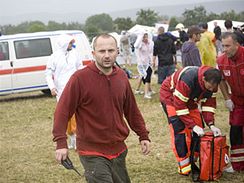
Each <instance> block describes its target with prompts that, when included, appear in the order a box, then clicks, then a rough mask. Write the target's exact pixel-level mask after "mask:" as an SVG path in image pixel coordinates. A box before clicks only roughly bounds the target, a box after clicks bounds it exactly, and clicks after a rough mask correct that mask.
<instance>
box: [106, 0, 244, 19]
mask: <svg viewBox="0 0 244 183" xmlns="http://www.w3.org/2000/svg"><path fill="white" fill-rule="evenodd" d="M197 6H204V7H205V9H206V11H207V13H210V12H213V13H216V14H220V13H222V12H226V11H230V10H234V11H235V12H236V13H240V12H241V11H244V0H223V1H221V2H220V1H212V2H203V3H195V4H180V5H171V6H159V7H146V8H138V9H129V10H124V11H117V12H111V13H110V16H111V17H113V18H117V17H121V15H123V17H131V18H132V19H135V18H136V12H138V11H139V10H140V9H151V10H154V11H156V12H157V13H158V14H159V15H167V16H169V17H171V16H177V17H180V16H181V15H182V13H183V12H184V11H185V10H186V9H194V7H197Z"/></svg>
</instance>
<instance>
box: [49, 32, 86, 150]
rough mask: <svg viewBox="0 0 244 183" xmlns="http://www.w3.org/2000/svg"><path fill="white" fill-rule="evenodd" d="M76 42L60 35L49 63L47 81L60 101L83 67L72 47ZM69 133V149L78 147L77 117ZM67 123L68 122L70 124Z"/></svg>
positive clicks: (70, 122)
mask: <svg viewBox="0 0 244 183" xmlns="http://www.w3.org/2000/svg"><path fill="white" fill-rule="evenodd" d="M74 42H75V40H74V38H73V37H72V36H70V35H66V34H64V35H60V36H59V37H58V41H57V47H58V48H57V51H55V52H54V53H53V54H52V55H51V57H50V59H49V60H48V62H47V67H46V81H47V84H48V87H49V89H50V91H51V94H52V96H56V99H57V101H59V99H60V96H61V94H62V92H63V90H64V87H65V85H66V83H67V82H68V80H69V78H70V77H71V75H72V74H73V73H74V72H75V71H76V70H78V68H80V67H82V66H83V65H82V59H81V58H80V57H79V56H78V54H77V53H76V52H75V50H73V49H72V45H73V44H74ZM68 121H69V123H68V126H69V128H68V130H67V133H68V135H69V136H70V144H69V148H75V147H76V137H75V131H76V123H75V117H74V116H73V117H72V118H70V119H68ZM68 121H67V122H68Z"/></svg>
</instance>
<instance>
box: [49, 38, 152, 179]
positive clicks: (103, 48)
mask: <svg viewBox="0 0 244 183" xmlns="http://www.w3.org/2000/svg"><path fill="white" fill-rule="evenodd" d="M93 56H94V59H95V62H92V63H91V64H89V65H88V66H87V67H85V68H84V69H81V70H79V71H77V72H75V74H74V75H73V76H72V77H71V78H70V80H69V82H68V83H67V85H66V87H65V89H64V91H63V94H62V96H61V98H60V100H59V102H58V104H57V107H56V110H55V117H54V126H53V136H54V138H53V141H54V142H56V144H57V148H56V160H57V161H58V162H59V163H61V161H62V160H65V159H66V158H67V156H68V149H67V142H66V134H65V131H66V127H67V121H68V119H69V118H70V117H71V116H72V114H73V113H75V115H76V119H77V121H76V122H77V152H78V153H79V156H80V161H81V163H82V165H83V167H84V169H85V173H84V175H85V178H86V181H87V182H93V183H100V182H116V183H125V182H126V183H130V178H129V175H128V172H127V168H126V162H125V158H126V155H127V147H126V144H125V140H126V138H127V137H128V135H129V128H128V126H127V123H128V125H129V127H130V129H132V130H133V131H134V132H135V133H136V134H137V135H138V136H139V141H140V145H141V150H142V153H143V154H144V155H147V154H148V153H149V151H150V147H149V146H150V142H149V137H148V133H149V132H148V131H147V129H146V125H145V122H144V119H143V117H142V115H141V112H140V111H139V109H138V106H137V104H136V100H135V96H134V94H133V92H132V89H131V86H130V83H129V80H128V78H127V76H126V74H125V73H124V71H123V70H122V69H120V68H118V67H117V66H115V65H114V63H115V60H116V58H117V56H118V50H117V41H116V39H115V38H114V37H113V36H111V35H109V34H101V35H98V36H97V37H96V38H95V40H94V43H93ZM125 119H126V120H127V123H126V122H125Z"/></svg>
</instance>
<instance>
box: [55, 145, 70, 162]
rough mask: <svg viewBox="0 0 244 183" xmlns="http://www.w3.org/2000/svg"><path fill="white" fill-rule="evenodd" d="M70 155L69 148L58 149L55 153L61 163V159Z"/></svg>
mask: <svg viewBox="0 0 244 183" xmlns="http://www.w3.org/2000/svg"><path fill="white" fill-rule="evenodd" d="M67 157H68V149H66V148H63V149H57V150H56V153H55V158H56V160H57V161H58V162H59V163H60V164H61V160H65V159H66V158H67Z"/></svg>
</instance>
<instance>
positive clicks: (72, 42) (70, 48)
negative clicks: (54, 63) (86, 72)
mask: <svg viewBox="0 0 244 183" xmlns="http://www.w3.org/2000/svg"><path fill="white" fill-rule="evenodd" d="M74 42H75V41H74V40H72V41H70V42H69V45H68V48H67V51H70V50H72V47H73V44H74Z"/></svg>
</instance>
